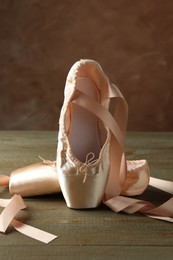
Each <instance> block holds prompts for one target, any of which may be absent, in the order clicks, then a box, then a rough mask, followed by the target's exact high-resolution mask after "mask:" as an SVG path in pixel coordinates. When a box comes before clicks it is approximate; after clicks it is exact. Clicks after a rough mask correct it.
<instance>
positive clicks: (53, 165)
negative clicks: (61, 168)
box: [38, 155, 56, 167]
mask: <svg viewBox="0 0 173 260" xmlns="http://www.w3.org/2000/svg"><path fill="white" fill-rule="evenodd" d="M38 157H39V158H40V159H41V160H42V161H43V163H45V164H48V165H50V166H52V167H56V161H49V160H45V159H44V158H42V157H41V156H40V155H39V156H38Z"/></svg>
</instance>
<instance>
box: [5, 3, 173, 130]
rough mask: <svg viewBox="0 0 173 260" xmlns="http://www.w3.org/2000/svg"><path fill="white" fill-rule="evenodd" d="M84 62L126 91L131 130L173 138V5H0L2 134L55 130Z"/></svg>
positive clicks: (129, 128)
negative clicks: (68, 82) (72, 75)
mask: <svg viewBox="0 0 173 260" xmlns="http://www.w3.org/2000/svg"><path fill="white" fill-rule="evenodd" d="M80 58H91V59H95V60H97V61H98V62H99V63H100V64H101V66H102V67H103V69H104V70H105V72H106V73H107V75H108V76H109V78H110V79H111V81H112V82H114V83H116V84H117V85H118V86H119V88H120V89H121V91H122V92H123V94H124V96H125V97H126V99H127V101H128V104H129V109H130V113H129V124H128V130H142V131H154V130H157V131H167V130H173V117H172V101H173V1H172V0H66V1H65V0H29V1H28V0H22V1H21V0H14V1H12V0H11V1H10V0H2V1H0V129H43V130H44V129H57V128H58V118H59V112H60V109H61V105H62V102H63V89H64V83H65V78H66V75H67V73H68V70H69V69H70V67H71V66H72V64H73V63H74V62H75V61H77V60H78V59H80Z"/></svg>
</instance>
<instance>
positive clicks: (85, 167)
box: [79, 152, 97, 183]
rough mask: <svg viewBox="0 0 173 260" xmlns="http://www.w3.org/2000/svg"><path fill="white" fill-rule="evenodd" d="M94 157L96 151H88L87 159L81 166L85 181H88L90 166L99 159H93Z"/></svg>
mask: <svg viewBox="0 0 173 260" xmlns="http://www.w3.org/2000/svg"><path fill="white" fill-rule="evenodd" d="M90 156H91V157H90ZM89 157H90V158H89ZM94 157H95V154H94V153H92V152H90V153H88V154H87V155H86V160H85V162H84V164H83V165H82V166H81V167H80V168H79V170H80V172H81V173H84V178H83V183H85V182H86V178H87V175H88V172H87V170H88V167H90V166H92V165H93V164H94V163H96V161H97V160H93V159H94Z"/></svg>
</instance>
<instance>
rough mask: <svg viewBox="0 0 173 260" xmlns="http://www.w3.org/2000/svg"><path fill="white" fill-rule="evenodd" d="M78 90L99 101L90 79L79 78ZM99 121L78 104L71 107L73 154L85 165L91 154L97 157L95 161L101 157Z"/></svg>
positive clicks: (70, 138)
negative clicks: (88, 155)
mask: <svg viewBox="0 0 173 260" xmlns="http://www.w3.org/2000/svg"><path fill="white" fill-rule="evenodd" d="M76 88H77V89H79V90H81V91H82V92H84V93H85V94H87V95H88V96H89V97H91V98H92V99H94V100H97V101H99V92H98V90H97V87H96V86H95V85H94V83H93V82H92V81H91V80H90V79H88V78H83V77H78V78H77V83H76ZM97 121H98V119H97V117H96V116H95V115H93V114H92V113H91V112H89V111H88V110H86V109H85V108H82V107H80V106H78V105H77V104H72V105H71V126H70V131H69V142H70V145H71V148H72V152H73V154H74V155H75V156H76V158H77V159H78V160H80V161H81V162H83V163H84V162H85V161H86V157H87V154H89V153H91V152H92V153H93V154H94V155H95V156H94V158H93V160H96V159H98V157H99V153H100V149H101V144H100V138H99V129H98V122H97Z"/></svg>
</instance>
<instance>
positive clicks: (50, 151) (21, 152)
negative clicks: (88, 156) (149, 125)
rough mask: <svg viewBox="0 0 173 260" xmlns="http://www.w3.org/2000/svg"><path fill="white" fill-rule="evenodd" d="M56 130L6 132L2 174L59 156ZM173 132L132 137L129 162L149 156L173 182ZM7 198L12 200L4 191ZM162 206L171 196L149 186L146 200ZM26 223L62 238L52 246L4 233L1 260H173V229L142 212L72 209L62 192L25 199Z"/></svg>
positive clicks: (0, 150)
mask: <svg viewBox="0 0 173 260" xmlns="http://www.w3.org/2000/svg"><path fill="white" fill-rule="evenodd" d="M56 143H57V132H55V131H1V132H0V173H1V174H8V175H10V173H11V171H12V170H14V169H16V168H19V167H21V166H24V165H27V164H31V163H33V162H37V161H39V158H38V156H39V155H40V156H42V157H43V158H46V159H49V160H54V159H55V158H56ZM172 148H173V133H128V134H127V138H126V152H127V158H128V159H140V158H146V159H147V160H148V162H149V165H150V170H151V175H152V176H153V177H158V178H163V179H168V180H173V172H172V169H173V149H172ZM0 192H1V195H0V197H1V198H9V197H11V195H9V193H8V189H7V188H0ZM140 198H143V199H146V200H147V199H149V200H150V201H152V202H153V203H155V204H159V203H161V202H163V201H165V200H166V199H168V198H170V195H168V194H166V193H164V192H161V191H158V190H157V189H154V188H152V187H149V188H148V189H147V191H146V192H145V193H144V194H143V195H142V196H140ZM25 203H26V204H27V206H28V208H27V209H26V210H25V211H24V212H25V214H24V215H23V217H22V218H24V221H25V223H27V224H30V225H32V226H35V227H37V228H40V229H43V230H45V231H48V232H50V233H53V234H57V235H59V238H58V239H55V240H54V241H52V242H51V243H50V244H48V245H45V244H43V243H41V242H39V241H36V240H34V239H31V238H29V237H27V236H24V235H22V234H20V233H19V232H17V231H15V230H14V229H13V228H12V227H10V228H8V230H7V233H6V234H0V259H4V260H6V259H30V260H31V259H40V260H42V259H104V260H105V259H133V260H134V259H173V225H172V224H170V223H167V222H164V221H159V220H153V219H150V218H148V217H146V216H144V215H141V214H140V213H136V214H133V215H126V214H125V213H118V214H115V213H113V212H112V211H111V210H110V209H108V208H106V206H104V205H101V206H99V207H98V208H96V209H92V210H72V209H68V208H67V207H66V204H65V202H64V199H63V197H62V195H61V194H56V195H50V196H42V197H32V198H25Z"/></svg>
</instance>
